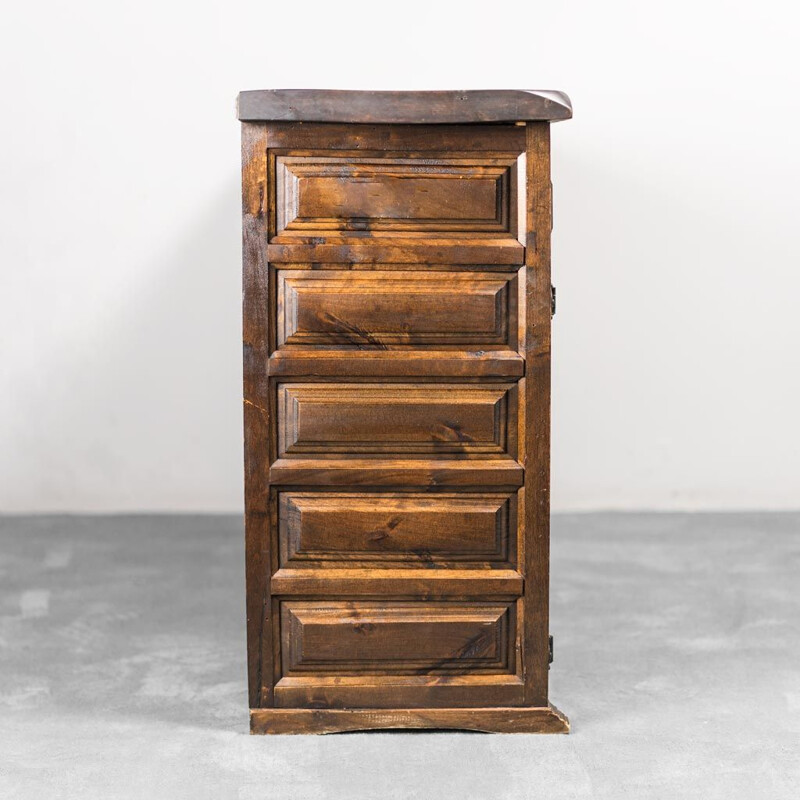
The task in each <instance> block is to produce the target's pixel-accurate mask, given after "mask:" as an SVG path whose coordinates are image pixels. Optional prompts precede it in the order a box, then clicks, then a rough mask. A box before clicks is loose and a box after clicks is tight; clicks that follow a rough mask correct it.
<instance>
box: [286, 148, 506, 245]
mask: <svg viewBox="0 0 800 800" xmlns="http://www.w3.org/2000/svg"><path fill="white" fill-rule="evenodd" d="M517 171H518V161H517V155H515V154H497V153H480V152H478V153H475V152H473V153H457V152H454V153H436V152H430V153H426V154H425V155H424V156H423V155H418V154H412V153H402V152H395V153H391V152H386V153H384V154H380V155H375V156H366V155H365V154H363V153H361V152H359V151H335V152H334V151H331V150H320V151H315V152H313V151H312V152H308V151H306V152H303V153H297V152H292V151H284V152H276V153H275V160H274V181H275V196H276V200H277V215H276V221H275V225H276V230H275V233H276V234H278V236H280V237H284V236H289V237H291V236H315V235H322V236H324V235H329V234H332V233H333V234H336V233H353V232H366V233H378V234H380V235H381V236H391V235H400V236H407V235H408V234H409V233H415V232H416V233H437V232H438V233H458V234H469V233H475V234H487V233H488V234H495V235H498V234H499V235H503V234H505V235H507V236H511V237H516V222H517V221H516V213H511V210H512V208H515V204H516V181H517V177H516V176H517Z"/></svg>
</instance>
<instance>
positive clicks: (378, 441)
mask: <svg viewBox="0 0 800 800" xmlns="http://www.w3.org/2000/svg"><path fill="white" fill-rule="evenodd" d="M515 417H516V385H503V384H377V385H376V384H359V383H353V384H346V383H341V384H302V383H292V384H280V385H279V387H278V450H279V454H280V455H281V456H286V455H288V456H293V455H298V456H300V455H307V454H312V453H313V454H316V455H326V454H327V455H333V454H336V453H349V454H376V455H377V454H384V455H387V454H388V455H392V454H396V455H406V454H409V455H428V456H449V457H452V456H453V455H457V454H461V455H475V456H480V455H487V456H491V455H494V456H497V455H499V454H508V455H512V456H513V455H514V453H515V452H516V436H515V429H516V424H515Z"/></svg>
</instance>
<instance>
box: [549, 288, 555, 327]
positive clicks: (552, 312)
mask: <svg viewBox="0 0 800 800" xmlns="http://www.w3.org/2000/svg"><path fill="white" fill-rule="evenodd" d="M555 315H556V287H555V286H553V284H552V283H551V284H550V319H553V317H554V316H555Z"/></svg>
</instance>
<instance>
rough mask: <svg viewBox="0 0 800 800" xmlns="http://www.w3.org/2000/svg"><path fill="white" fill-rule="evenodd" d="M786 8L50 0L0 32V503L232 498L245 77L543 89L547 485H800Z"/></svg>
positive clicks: (799, 342) (671, 502) (679, 491)
mask: <svg viewBox="0 0 800 800" xmlns="http://www.w3.org/2000/svg"><path fill="white" fill-rule="evenodd" d="M790 11H792V7H791V5H790V4H787V3H785V2H777V0H766V1H764V2H760V3H757V4H753V3H747V4H745V3H736V2H699V1H698V0H694V2H686V0H677V2H673V3H670V4H657V5H654V4H651V3H643V2H640V1H636V2H634V1H633V0H630V2H625V1H623V0H606V2H602V3H598V2H588V1H587V2H552V1H551V2H547V3H545V2H527V3H523V2H517V3H513V4H508V3H502V2H496V3H492V4H489V5H487V4H486V3H483V2H480V3H477V2H465V1H463V0H462V2H458V3H456V2H453V3H438V4H437V3H434V2H430V1H428V2H419V1H418V0H406V1H405V2H403V3H401V4H395V5H387V4H379V3H349V4H347V5H346V6H342V5H341V4H336V3H327V2H326V3H309V2H306V3H303V4H296V3H278V2H265V0H260V2H228V3H219V2H218V3H210V2H207V1H205V0H195V2H193V3H186V2H181V3H177V2H171V1H170V0H158V2H155V0H139V2H137V3H128V4H123V3H109V2H107V1H106V0H103V1H102V2H101V1H100V0H76V2H71V3H64V2H56V0H45V1H44V2H40V3H34V4H26V3H15V4H14V5H12V6H9V7H8V8H7V9H6V10H5V11H4V24H3V26H2V28H0V108H2V126H0V171H1V172H0V348H1V349H0V510H5V511H23V510H29V511H48V510H75V511H80V510H157V509H164V510H237V509H239V508H241V503H242V474H241V410H240V397H241V394H240V375H241V369H240V356H241V349H240V344H239V341H240V322H239V314H240V271H239V270H240V236H239V197H238V195H239V139H238V137H239V126H238V123H237V121H236V119H235V113H234V99H235V96H236V93H237V91H238V90H240V89H256V88H303V87H317V88H326V87H328V88H398V89H429V88H457V89H461V88H555V89H564V90H566V91H568V92H569V94H570V95H571V96H572V99H573V102H574V105H575V119H574V120H572V121H571V122H566V123H561V124H559V125H557V126H556V127H555V128H554V130H553V146H554V182H555V203H556V207H555V220H556V228H555V232H554V243H553V253H554V275H555V282H556V284H557V286H558V291H559V294H558V298H559V309H558V314H557V316H556V319H555V332H554V335H555V340H554V346H555V355H556V361H555V374H554V432H553V433H554V462H553V506H554V509H589V508H663V509H669V508H693V509H699V508H731V509H734V508H745V507H751V508H752V507H756V508H757V507H763V508H766V507H771V508H772V507H774V508H789V507H793V508H796V507H800V431H799V430H798V415H799V414H800V313H798V308H799V305H800V232H799V231H798V227H800V226H798V219H797V218H798V203H797V186H798V183H799V182H800V156H799V155H798V152H799V150H798V148H799V147H800V144H798V143H799V142H800V130H799V123H800V91H798V90H799V89H800V85H799V84H800V68H799V67H800V63H799V61H798V48H797V40H796V36H797V34H796V24H795V23H796V22H797V20H796V18H795V19H789V18H787V17H786V14H787V12H790Z"/></svg>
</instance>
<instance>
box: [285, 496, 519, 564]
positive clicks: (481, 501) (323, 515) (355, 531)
mask: <svg viewBox="0 0 800 800" xmlns="http://www.w3.org/2000/svg"><path fill="white" fill-rule="evenodd" d="M278 510H279V514H278V534H279V540H280V558H281V565H282V566H288V567H301V566H303V565H306V564H308V565H309V566H310V565H311V563H310V562H320V561H325V562H340V563H339V564H338V565H339V566H347V565H350V566H352V565H353V564H355V563H358V562H361V561H364V562H370V563H371V564H372V565H374V566H376V567H380V566H382V565H383V564H386V565H387V566H389V565H394V564H397V563H398V562H400V563H406V564H413V565H416V566H419V565H421V564H423V563H428V562H448V561H454V562H476V563H487V564H488V563H491V564H492V565H498V564H499V565H503V566H507V567H511V566H513V564H514V562H515V561H516V559H515V558H514V548H515V543H516V535H515V534H516V518H517V517H516V497H515V496H514V495H510V494H507V493H496V494H483V493H482V494H477V493H464V494H453V493H442V494H438V493H437V494H419V493H399V492H395V493H389V492H376V493H371V494H355V493H352V492H283V493H281V494H280V496H279V502H278ZM341 562H345V563H344V564H342V563H341Z"/></svg>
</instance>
